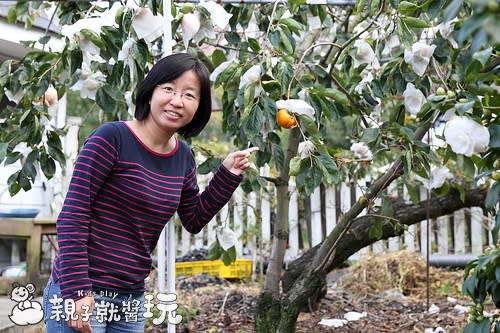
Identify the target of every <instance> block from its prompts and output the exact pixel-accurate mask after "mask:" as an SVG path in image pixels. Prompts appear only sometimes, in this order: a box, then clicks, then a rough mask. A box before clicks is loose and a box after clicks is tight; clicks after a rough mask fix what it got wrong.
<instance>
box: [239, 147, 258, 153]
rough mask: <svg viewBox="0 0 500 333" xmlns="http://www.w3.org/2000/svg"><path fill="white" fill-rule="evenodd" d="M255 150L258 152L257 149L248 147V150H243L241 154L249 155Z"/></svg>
mask: <svg viewBox="0 0 500 333" xmlns="http://www.w3.org/2000/svg"><path fill="white" fill-rule="evenodd" d="M257 150H259V147H250V148H247V149H245V150H243V152H245V153H249V154H250V153H253V152H254V151H257Z"/></svg>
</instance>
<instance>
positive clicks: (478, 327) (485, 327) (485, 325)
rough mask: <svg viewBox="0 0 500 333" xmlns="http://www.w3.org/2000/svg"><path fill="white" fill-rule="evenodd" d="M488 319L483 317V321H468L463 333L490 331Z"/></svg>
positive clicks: (486, 332)
mask: <svg viewBox="0 0 500 333" xmlns="http://www.w3.org/2000/svg"><path fill="white" fill-rule="evenodd" d="M490 327H491V323H490V319H489V318H485V319H484V320H483V321H481V322H479V323H476V322H470V323H467V325H466V326H465V328H464V331H463V333H490Z"/></svg>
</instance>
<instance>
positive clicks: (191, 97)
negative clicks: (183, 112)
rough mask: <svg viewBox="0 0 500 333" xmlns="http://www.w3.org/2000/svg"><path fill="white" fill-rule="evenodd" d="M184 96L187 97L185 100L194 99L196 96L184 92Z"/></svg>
mask: <svg viewBox="0 0 500 333" xmlns="http://www.w3.org/2000/svg"><path fill="white" fill-rule="evenodd" d="M184 97H185V98H186V99H187V100H191V101H193V100H195V99H196V96H195V95H193V94H191V93H184Z"/></svg>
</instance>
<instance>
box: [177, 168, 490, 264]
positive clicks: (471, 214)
mask: <svg viewBox="0 0 500 333" xmlns="http://www.w3.org/2000/svg"><path fill="white" fill-rule="evenodd" d="M199 179H200V182H204V179H203V177H199ZM364 185H365V183H363V182H362V181H361V182H360V181H358V182H357V184H356V186H354V185H352V184H351V185H349V184H342V185H339V186H332V187H326V188H324V190H323V191H321V190H320V188H318V189H316V191H314V192H313V193H312V194H311V195H310V196H309V197H305V195H303V194H302V195H299V194H298V193H297V192H296V191H295V190H294V188H293V186H292V187H291V188H290V191H291V196H290V205H289V227H290V228H289V230H290V233H289V241H288V249H287V252H286V258H285V260H286V261H289V260H293V259H294V258H296V257H298V256H300V255H301V254H302V253H303V252H304V251H306V250H307V249H309V248H310V247H312V246H314V245H316V244H318V243H320V242H321V241H322V240H323V238H324V237H325V235H328V234H329V233H330V232H331V231H332V230H333V228H334V227H335V225H336V221H337V219H338V217H339V215H340V214H342V213H345V212H346V211H347V210H348V209H349V208H350V207H351V203H354V202H355V200H356V199H357V198H358V197H359V196H360V195H362V192H361V189H362V188H363V186H364ZM269 188H272V187H271V186H269ZM392 191H394V192H397V189H394V188H392ZM399 192H400V193H403V195H405V194H404V193H405V192H404V191H399ZM426 195H427V191H426V190H425V189H423V190H422V191H421V193H420V198H421V200H422V199H425V197H426ZM275 206H276V197H275V195H274V193H273V192H272V191H271V192H270V193H263V192H262V193H249V194H244V192H243V191H242V190H241V188H238V189H237V190H236V192H235V193H234V195H233V198H232V200H231V202H230V203H228V204H227V205H226V206H225V207H224V208H223V209H222V210H221V211H220V212H219V214H217V216H216V217H214V218H213V220H212V221H211V222H210V223H209V224H208V225H207V227H205V228H204V229H203V231H202V232H200V233H199V234H197V235H191V234H190V233H188V232H187V231H186V230H184V229H183V228H182V227H181V226H180V223H178V221H176V222H177V223H176V235H177V247H176V248H177V256H182V255H185V254H186V253H188V252H190V251H192V250H194V249H201V248H208V247H209V246H210V244H212V243H213V242H214V241H215V239H216V232H215V229H216V228H217V227H218V226H220V225H221V224H224V223H229V226H230V227H231V229H233V230H234V231H235V233H236V234H237V235H238V242H237V244H236V251H237V254H238V257H243V258H248V259H254V260H259V261H260V260H265V259H266V258H267V257H268V256H269V254H270V249H271V230H272V223H273V221H274V219H275V218H274V216H275V214H276V213H275ZM306 207H307V208H306ZM362 214H364V213H362ZM430 223H431V225H430V227H429V228H428V227H427V221H426V220H424V221H421V222H420V223H417V224H415V225H411V226H409V227H408V230H407V231H406V232H405V233H404V234H403V235H401V236H399V237H392V238H390V239H388V240H381V241H377V242H376V243H374V244H372V245H371V246H368V247H366V248H364V249H362V250H360V251H359V252H358V253H356V254H355V255H353V256H352V259H357V258H359V257H360V256H361V255H363V254H365V253H369V252H373V253H380V252H384V251H399V250H403V249H405V250H409V251H415V252H418V253H420V254H421V255H422V256H423V257H425V256H426V254H427V249H428V248H429V249H430V253H429V254H430V255H433V254H436V255H452V254H461V255H468V254H471V255H478V254H480V253H482V252H483V250H484V249H485V247H487V246H489V245H492V239H491V228H492V227H493V221H492V219H491V218H489V217H488V216H486V215H484V214H483V210H482V209H481V208H479V207H472V208H465V209H462V210H459V211H456V212H455V213H454V214H452V215H447V216H442V217H439V218H436V219H431V220H430ZM428 230H430V234H429V237H428V236H427V232H428ZM428 240H429V242H430V246H429V247H428V246H427V241H428Z"/></svg>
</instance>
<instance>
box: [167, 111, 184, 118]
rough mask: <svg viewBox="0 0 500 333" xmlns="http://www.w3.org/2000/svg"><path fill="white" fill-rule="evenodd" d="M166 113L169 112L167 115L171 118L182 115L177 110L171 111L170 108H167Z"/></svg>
mask: <svg viewBox="0 0 500 333" xmlns="http://www.w3.org/2000/svg"><path fill="white" fill-rule="evenodd" d="M165 113H166V114H167V116H169V117H170V118H177V119H178V118H180V117H181V115H180V114H179V113H177V112H175V111H170V110H167V111H165Z"/></svg>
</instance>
